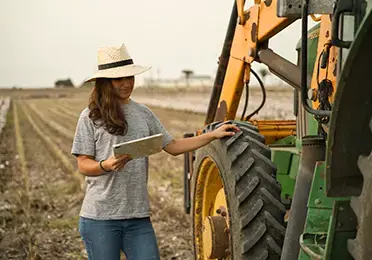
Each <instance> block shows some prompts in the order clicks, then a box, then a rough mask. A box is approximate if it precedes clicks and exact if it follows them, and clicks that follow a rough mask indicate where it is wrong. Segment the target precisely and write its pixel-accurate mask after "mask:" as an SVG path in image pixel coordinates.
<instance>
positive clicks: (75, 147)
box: [71, 110, 95, 156]
mask: <svg viewBox="0 0 372 260" xmlns="http://www.w3.org/2000/svg"><path fill="white" fill-rule="evenodd" d="M88 114H89V113H88V112H87V110H84V111H83V112H82V113H81V114H80V117H79V120H78V122H77V126H76V130H75V136H74V140H73V143H72V149H71V153H72V154H73V155H75V156H78V155H79V154H84V155H90V156H95V141H94V125H93V122H92V120H91V119H90V118H89V116H88Z"/></svg>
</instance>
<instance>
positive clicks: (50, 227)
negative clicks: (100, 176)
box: [0, 99, 204, 260]
mask: <svg viewBox="0 0 372 260" xmlns="http://www.w3.org/2000/svg"><path fill="white" fill-rule="evenodd" d="M26 102H32V103H35V104H36V108H37V109H38V110H39V111H40V112H41V113H40V115H42V116H43V117H47V118H52V117H53V116H54V115H53V114H52V113H53V110H48V108H49V107H51V106H57V105H53V104H58V102H55V100H47V101H45V100H44V101H43V102H34V100H32V99H30V100H27V101H26ZM77 103H79V102H77ZM23 104H24V103H23ZM24 107H25V106H20V105H17V111H18V113H17V115H18V119H19V122H20V130H21V131H20V132H21V138H22V140H21V141H22V142H21V144H22V146H23V149H24V159H25V160H23V159H22V158H23V157H22V151H21V150H19V149H18V148H17V139H16V137H15V136H16V135H15V132H14V131H15V127H14V117H13V110H12V109H11V110H10V111H9V113H8V121H7V124H6V126H5V128H4V130H3V133H2V136H1V140H2V141H1V143H0V241H1V242H0V259H1V260H3V259H4V260H5V259H17V260H18V259H87V255H86V252H85V250H84V246H83V243H82V241H81V238H80V234H79V232H78V230H77V227H78V214H79V210H80V205H81V202H82V199H83V196H84V192H83V191H82V190H81V189H80V188H79V187H80V186H79V183H78V182H77V180H76V178H74V177H73V176H72V174H71V173H70V172H69V171H68V170H66V169H65V167H64V164H62V162H61V160H60V158H58V157H56V156H55V155H54V153H53V150H52V149H51V148H50V147H49V146H48V145H47V144H46V143H45V142H44V141H43V140H42V139H41V137H40V136H39V134H38V133H37V132H36V131H35V130H34V129H33V127H32V125H31V124H30V122H29V120H28V118H27V116H26V113H24V111H23V108H24ZM72 107H73V106H70V108H69V109H72V110H73V111H71V112H73V113H72V114H76V115H78V113H79V112H80V110H79V109H81V106H75V107H74V108H72ZM152 109H153V111H154V112H155V114H157V115H158V116H159V118H160V120H161V121H162V122H163V123H164V125H165V126H166V127H167V129H168V130H169V131H170V133H171V134H172V135H174V136H175V137H181V136H182V134H183V133H184V132H186V131H193V130H195V129H196V128H198V127H200V126H202V122H203V119H204V117H203V116H201V115H198V114H193V113H187V112H180V111H174V110H167V109H160V108H156V107H152ZM27 114H29V115H30V116H31V119H32V121H33V122H35V123H36V125H37V126H38V127H39V128H40V129H41V130H42V131H43V133H44V135H46V136H49V137H51V138H52V139H53V140H55V143H56V144H57V145H58V147H59V149H60V150H61V151H62V152H63V153H64V154H66V155H68V156H69V152H70V150H69V149H70V145H68V143H70V144H71V142H72V136H69V137H68V138H66V137H64V136H62V135H59V134H58V132H56V131H54V130H52V128H51V127H49V126H48V125H46V124H45V123H44V121H43V120H41V119H40V118H39V117H38V116H37V114H36V113H33V112H32V110H28V111H27ZM75 122H76V118H71V120H66V123H65V125H64V127H67V128H71V127H72V126H73V125H74V123H75ZM60 124H62V123H61V122H60ZM69 159H70V161H71V162H74V160H75V159H74V158H73V157H71V156H70V157H69ZM22 163H24V165H25V168H24V169H25V170H22ZM149 171H150V177H149V191H150V198H151V210H152V221H153V224H154V228H155V232H156V234H157V238H158V244H159V248H160V252H161V259H173V260H176V259H193V258H192V241H191V229H190V224H191V222H190V217H189V216H188V215H186V214H185V213H184V209H183V157H182V156H178V157H173V156H171V155H168V154H166V153H165V152H162V153H159V154H157V155H154V156H152V157H151V158H150V169H149ZM122 259H124V256H123V257H122Z"/></svg>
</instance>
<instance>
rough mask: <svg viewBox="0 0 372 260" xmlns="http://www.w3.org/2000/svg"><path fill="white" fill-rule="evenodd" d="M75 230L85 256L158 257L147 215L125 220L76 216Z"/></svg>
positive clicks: (100, 259)
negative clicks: (77, 226)
mask: <svg viewBox="0 0 372 260" xmlns="http://www.w3.org/2000/svg"><path fill="white" fill-rule="evenodd" d="M79 232H80V234H81V237H82V239H83V242H84V244H85V248H86V250H87V253H88V259H89V260H120V250H122V251H123V252H124V254H125V256H126V258H127V259H128V260H147V259H156V260H160V256H159V249H158V245H157V241H156V236H155V232H154V229H153V226H152V223H151V220H150V218H139V219H128V220H93V219H88V218H84V217H80V219H79Z"/></svg>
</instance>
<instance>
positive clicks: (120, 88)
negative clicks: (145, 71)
mask: <svg viewBox="0 0 372 260" xmlns="http://www.w3.org/2000/svg"><path fill="white" fill-rule="evenodd" d="M111 83H112V86H113V87H114V90H115V92H116V94H117V95H118V97H119V98H120V99H122V100H126V99H128V98H129V97H130V95H131V94H132V91H133V87H134V76H131V77H125V78H117V79H111Z"/></svg>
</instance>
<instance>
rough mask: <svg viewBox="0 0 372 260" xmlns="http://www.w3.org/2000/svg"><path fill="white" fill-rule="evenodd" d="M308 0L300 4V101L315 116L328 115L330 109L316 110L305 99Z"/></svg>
mask: <svg viewBox="0 0 372 260" xmlns="http://www.w3.org/2000/svg"><path fill="white" fill-rule="evenodd" d="M308 8H309V0H303V6H302V28H301V37H302V39H301V101H302V106H303V107H304V108H305V110H306V111H307V112H308V113H310V114H313V115H317V116H322V117H323V116H330V115H331V111H327V110H316V109H313V108H312V107H310V106H309V104H308V100H307V91H308V90H307V19H308Z"/></svg>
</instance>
